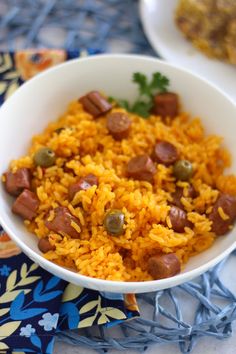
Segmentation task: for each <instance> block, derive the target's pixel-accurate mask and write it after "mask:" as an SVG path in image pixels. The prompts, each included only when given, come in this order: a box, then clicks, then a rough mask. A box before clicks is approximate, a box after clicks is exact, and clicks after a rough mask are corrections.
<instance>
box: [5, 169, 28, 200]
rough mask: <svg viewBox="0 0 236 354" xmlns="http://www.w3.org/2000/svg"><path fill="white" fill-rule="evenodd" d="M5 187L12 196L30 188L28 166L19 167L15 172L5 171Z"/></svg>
mask: <svg viewBox="0 0 236 354" xmlns="http://www.w3.org/2000/svg"><path fill="white" fill-rule="evenodd" d="M5 178H6V182H5V189H6V191H7V192H8V193H9V194H11V195H14V196H18V195H19V194H21V192H23V190H24V189H30V179H31V178H30V170H29V169H28V168H24V167H23V168H19V169H18V170H17V171H16V172H15V173H13V172H10V171H8V172H6V173H5Z"/></svg>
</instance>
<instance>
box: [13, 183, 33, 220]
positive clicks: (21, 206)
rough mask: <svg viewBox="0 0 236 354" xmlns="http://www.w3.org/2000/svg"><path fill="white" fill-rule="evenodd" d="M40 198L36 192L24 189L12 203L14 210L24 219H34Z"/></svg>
mask: <svg viewBox="0 0 236 354" xmlns="http://www.w3.org/2000/svg"><path fill="white" fill-rule="evenodd" d="M38 206H39V200H38V198H37V196H36V194H35V193H33V192H31V191H29V190H28V189H24V191H23V192H22V193H21V194H20V195H19V196H18V197H17V198H16V200H15V202H14V203H13V205H12V212H13V213H14V214H17V215H20V216H21V217H22V218H23V219H27V220H32V219H33V218H34V217H35V216H36V211H37V209H38Z"/></svg>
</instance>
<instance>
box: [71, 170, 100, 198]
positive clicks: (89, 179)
mask: <svg viewBox="0 0 236 354" xmlns="http://www.w3.org/2000/svg"><path fill="white" fill-rule="evenodd" d="M94 185H95V186H97V185H98V178H97V177H96V176H94V175H93V174H92V173H91V174H89V175H87V176H85V177H82V178H80V180H79V181H78V182H77V183H74V184H71V185H70V186H69V190H68V196H69V200H73V198H74V196H75V195H76V193H77V192H79V191H81V190H83V191H86V190H87V189H89V188H90V187H92V186H94Z"/></svg>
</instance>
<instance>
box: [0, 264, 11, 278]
mask: <svg viewBox="0 0 236 354" xmlns="http://www.w3.org/2000/svg"><path fill="white" fill-rule="evenodd" d="M10 271H11V268H10V267H8V266H7V265H6V264H3V266H2V267H1V268H0V275H1V276H2V277H8V275H9V273H10Z"/></svg>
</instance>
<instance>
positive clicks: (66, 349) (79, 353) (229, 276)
mask: <svg viewBox="0 0 236 354" xmlns="http://www.w3.org/2000/svg"><path fill="white" fill-rule="evenodd" d="M235 269H236V256H231V257H230V258H229V260H228V261H227V263H226V264H225V267H224V268H223V270H222V272H221V280H222V281H223V283H224V284H225V285H226V286H228V287H229V289H230V290H231V291H232V292H233V293H234V294H236V281H235V280H236V274H235ZM184 302H185V310H186V312H185V313H184V319H186V318H188V315H189V314H188V313H189V310H190V309H192V306H193V304H192V303H191V302H190V299H189V300H188V299H187V301H186V300H184ZM141 311H142V312H143V313H147V312H149V309H147V308H146V307H142V309H141ZM190 312H192V311H190ZM190 323H191V322H190ZM113 331H114V337H115V336H116V329H115V328H114V329H113ZM61 353H63V354H94V353H95V351H93V350H90V349H86V348H82V347H74V346H72V345H69V344H65V343H62V342H56V343H55V347H54V354H61ZM118 353H119V354H121V353H124V354H134V353H137V352H135V351H131V350H126V351H123V352H120V351H118V350H112V351H109V354H118ZM145 353H146V354H170V353H175V354H179V353H180V351H179V348H178V346H177V345H176V344H168V345H167V344H164V345H159V344H157V345H153V346H151V347H150V348H149V349H148V350H147V351H146V352H145ZM235 353H236V322H235V323H234V324H233V334H232V336H231V337H230V338H228V339H225V340H218V339H215V338H211V337H205V338H201V339H199V340H198V342H197V344H196V346H195V348H194V349H193V351H192V354H235Z"/></svg>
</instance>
